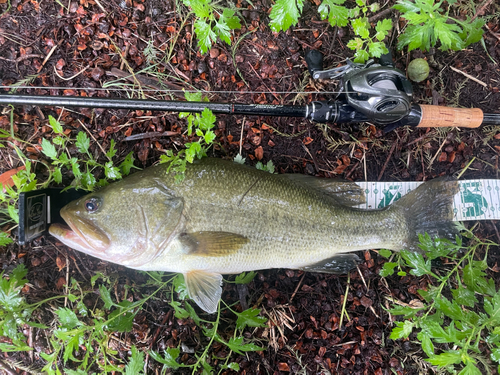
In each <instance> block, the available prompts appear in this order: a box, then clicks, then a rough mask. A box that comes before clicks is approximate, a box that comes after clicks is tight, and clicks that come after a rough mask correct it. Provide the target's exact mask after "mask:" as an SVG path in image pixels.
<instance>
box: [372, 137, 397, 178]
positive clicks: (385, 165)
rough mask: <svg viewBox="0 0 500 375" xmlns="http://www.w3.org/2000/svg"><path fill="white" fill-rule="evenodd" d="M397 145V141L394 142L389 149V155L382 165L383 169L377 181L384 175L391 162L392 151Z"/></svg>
mask: <svg viewBox="0 0 500 375" xmlns="http://www.w3.org/2000/svg"><path fill="white" fill-rule="evenodd" d="M396 145H397V142H394V143H393V144H392V147H391V150H390V151H389V155H387V159H386V160H385V163H384V166H383V167H382V170H381V171H380V173H379V175H378V178H377V181H380V179H381V178H382V176H383V175H384V172H385V169H386V168H387V164H389V159H390V158H391V156H392V153H393V152H394V150H395V149H396Z"/></svg>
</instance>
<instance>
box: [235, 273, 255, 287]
mask: <svg viewBox="0 0 500 375" xmlns="http://www.w3.org/2000/svg"><path fill="white" fill-rule="evenodd" d="M255 275H257V273H256V272H255V271H250V272H243V273H240V274H239V275H238V276H236V278H235V279H234V283H235V284H248V283H249V282H250V281H252V280H253V278H254V277H255Z"/></svg>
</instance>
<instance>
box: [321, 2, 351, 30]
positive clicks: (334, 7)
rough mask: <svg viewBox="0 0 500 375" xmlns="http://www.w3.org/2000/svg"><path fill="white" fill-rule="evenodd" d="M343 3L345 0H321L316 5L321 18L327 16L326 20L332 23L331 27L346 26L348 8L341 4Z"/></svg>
mask: <svg viewBox="0 0 500 375" xmlns="http://www.w3.org/2000/svg"><path fill="white" fill-rule="evenodd" d="M344 3H345V0H323V1H322V3H321V5H320V6H319V7H318V12H319V15H320V16H321V19H322V20H324V19H326V18H328V22H329V23H330V25H332V27H335V26H339V27H344V26H347V24H348V22H349V9H347V8H346V7H344V6H341V5H342V4H344Z"/></svg>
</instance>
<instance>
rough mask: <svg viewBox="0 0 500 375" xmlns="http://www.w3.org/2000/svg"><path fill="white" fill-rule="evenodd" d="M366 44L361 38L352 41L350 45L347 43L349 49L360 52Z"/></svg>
mask: <svg viewBox="0 0 500 375" xmlns="http://www.w3.org/2000/svg"><path fill="white" fill-rule="evenodd" d="M364 43H365V42H363V40H362V39H361V38H354V39H351V40H350V41H349V43H347V47H349V48H350V49H352V50H360V49H361V48H363V44H364Z"/></svg>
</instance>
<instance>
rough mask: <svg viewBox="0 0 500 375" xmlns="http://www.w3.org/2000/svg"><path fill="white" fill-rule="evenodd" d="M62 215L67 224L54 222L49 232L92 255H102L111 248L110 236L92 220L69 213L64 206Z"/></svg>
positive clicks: (72, 246) (74, 247) (67, 243)
mask: <svg viewBox="0 0 500 375" xmlns="http://www.w3.org/2000/svg"><path fill="white" fill-rule="evenodd" d="M61 217H62V218H63V219H64V221H65V222H66V224H67V225H64V224H52V225H51V226H50V227H49V233H50V234H51V235H53V236H54V237H55V238H57V239H58V240H59V241H61V242H62V243H63V244H65V245H67V246H69V247H71V248H73V249H76V250H79V251H82V252H84V253H88V254H90V255H97V254H101V255H102V254H103V253H105V252H106V250H107V249H108V248H109V246H110V240H109V237H108V236H107V235H106V233H104V232H103V231H102V230H101V229H99V228H97V227H96V226H95V225H94V224H93V223H92V222H90V221H88V220H86V219H83V218H81V217H78V216H75V215H69V214H68V213H67V212H66V211H65V210H64V208H63V209H62V210H61Z"/></svg>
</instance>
